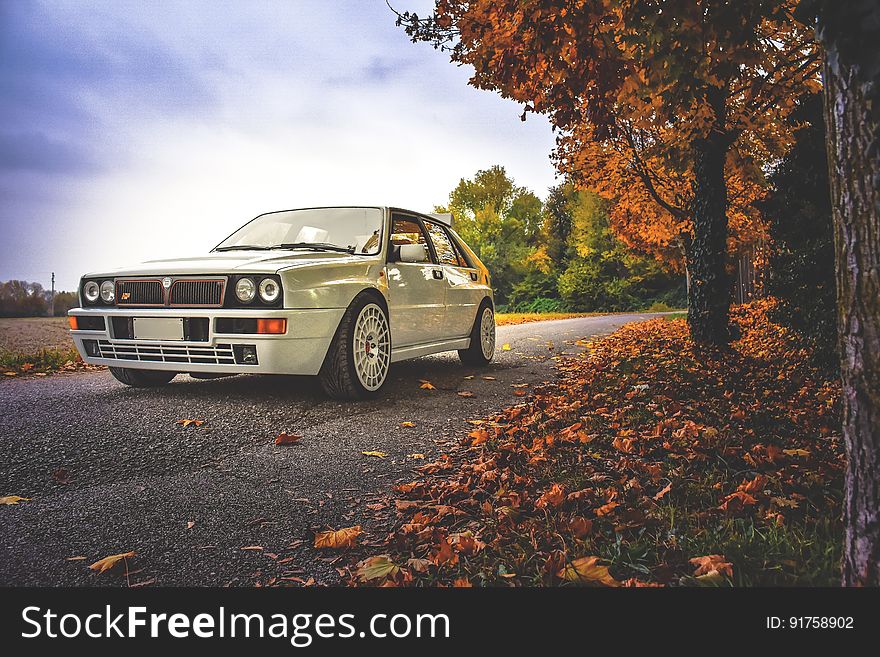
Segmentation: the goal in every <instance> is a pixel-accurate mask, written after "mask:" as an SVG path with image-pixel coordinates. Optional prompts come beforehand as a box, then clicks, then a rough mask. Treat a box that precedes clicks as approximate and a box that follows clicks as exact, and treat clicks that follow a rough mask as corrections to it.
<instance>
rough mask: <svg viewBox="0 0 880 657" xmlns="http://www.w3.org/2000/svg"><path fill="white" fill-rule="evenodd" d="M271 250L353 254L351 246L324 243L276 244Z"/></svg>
mask: <svg viewBox="0 0 880 657" xmlns="http://www.w3.org/2000/svg"><path fill="white" fill-rule="evenodd" d="M271 248H273V249H312V250H314V251H338V252H340V253H354V247H353V246H336V245H335V244H327V243H326V242H290V243H286V244H276V245H275V246H273V247H271Z"/></svg>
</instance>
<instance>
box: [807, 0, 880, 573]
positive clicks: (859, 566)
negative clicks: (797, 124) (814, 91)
mask: <svg viewBox="0 0 880 657" xmlns="http://www.w3.org/2000/svg"><path fill="white" fill-rule="evenodd" d="M800 10H801V17H802V18H803V19H804V20H806V21H807V22H808V23H809V24H811V25H812V24H815V25H816V35H817V37H818V40H819V42H820V43H821V44H822V45H823V46H824V48H825V63H824V71H823V78H824V82H825V85H824V94H825V122H826V126H827V130H828V169H829V177H830V180H831V201H832V212H833V217H834V243H835V251H836V272H837V275H836V278H837V315H838V332H839V336H840V350H841V374H842V381H843V435H844V442H845V444H846V451H847V477H846V492H845V500H844V519H845V521H846V526H847V530H846V539H845V543H844V560H843V582H844V584H846V585H853V586H880V48H878V47H877V44H878V43H880V4H878V3H877V2H876V0H851V1H850V2H832V1H830V0H810V1H808V2H804V3H803V5H802V6H801V8H800Z"/></svg>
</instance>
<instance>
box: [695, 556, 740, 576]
mask: <svg viewBox="0 0 880 657" xmlns="http://www.w3.org/2000/svg"><path fill="white" fill-rule="evenodd" d="M689 561H690V563H691V565H692V566H694V567H695V568H696V570H694V577H700V576H701V575H711V574H712V573H713V572H717V573H719V574H721V575H727V576H728V577H733V564H732V563H728V562H727V561H725V560H724V557H723V556H722V555H720V554H708V555H706V556H704V557H694V558H693V559H689Z"/></svg>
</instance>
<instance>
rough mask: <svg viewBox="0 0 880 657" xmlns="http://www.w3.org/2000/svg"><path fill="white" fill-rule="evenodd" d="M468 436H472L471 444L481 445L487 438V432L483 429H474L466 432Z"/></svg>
mask: <svg viewBox="0 0 880 657" xmlns="http://www.w3.org/2000/svg"><path fill="white" fill-rule="evenodd" d="M468 438H473V440H472V441H471V445H474V446H476V445H482V444H483V443H485V442H486V441H488V440H489V432H488V431H486V430H485V429H474V430H473V431H471V432H470V433H469V434H468Z"/></svg>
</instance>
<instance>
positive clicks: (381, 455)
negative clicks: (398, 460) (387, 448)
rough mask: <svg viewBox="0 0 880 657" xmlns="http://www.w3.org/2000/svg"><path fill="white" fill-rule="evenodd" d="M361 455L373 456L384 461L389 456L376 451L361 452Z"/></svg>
mask: <svg viewBox="0 0 880 657" xmlns="http://www.w3.org/2000/svg"><path fill="white" fill-rule="evenodd" d="M361 454H363V455H364V456H373V457H375V458H377V459H384V458H386V457H387V456H388V455H387V454H386V453H385V452H376V451H373V452H361Z"/></svg>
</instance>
